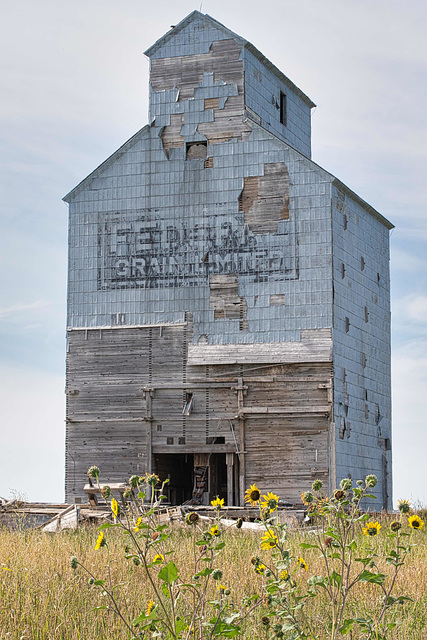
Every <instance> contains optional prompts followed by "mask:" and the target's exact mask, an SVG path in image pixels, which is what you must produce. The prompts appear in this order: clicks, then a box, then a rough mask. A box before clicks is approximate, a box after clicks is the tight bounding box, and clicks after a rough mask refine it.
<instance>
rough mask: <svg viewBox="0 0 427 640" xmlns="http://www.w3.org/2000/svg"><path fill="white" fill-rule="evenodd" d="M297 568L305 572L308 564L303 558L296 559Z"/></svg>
mask: <svg viewBox="0 0 427 640" xmlns="http://www.w3.org/2000/svg"><path fill="white" fill-rule="evenodd" d="M298 566H299V568H300V569H305V571H308V564H307V563H306V562H305V560H304V558H298Z"/></svg>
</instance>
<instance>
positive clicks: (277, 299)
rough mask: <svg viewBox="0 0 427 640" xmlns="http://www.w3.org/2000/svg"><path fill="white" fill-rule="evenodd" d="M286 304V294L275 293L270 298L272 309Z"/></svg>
mask: <svg viewBox="0 0 427 640" xmlns="http://www.w3.org/2000/svg"><path fill="white" fill-rule="evenodd" d="M283 304H285V294H284V293H273V294H272V295H271V296H270V307H279V306H281V305H283Z"/></svg>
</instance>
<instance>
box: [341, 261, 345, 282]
mask: <svg viewBox="0 0 427 640" xmlns="http://www.w3.org/2000/svg"><path fill="white" fill-rule="evenodd" d="M344 277H345V264H344V262H343V263H342V264H341V278H344Z"/></svg>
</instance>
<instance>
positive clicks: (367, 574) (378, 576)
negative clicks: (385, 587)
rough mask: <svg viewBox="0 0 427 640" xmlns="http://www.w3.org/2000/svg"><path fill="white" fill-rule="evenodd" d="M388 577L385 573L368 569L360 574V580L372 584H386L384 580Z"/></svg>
mask: <svg viewBox="0 0 427 640" xmlns="http://www.w3.org/2000/svg"><path fill="white" fill-rule="evenodd" d="M386 577H387V576H386V575H385V574H384V573H371V571H367V570H366V569H365V570H364V571H362V573H361V574H360V576H359V578H358V581H359V582H370V583H371V584H384V580H385V579H386Z"/></svg>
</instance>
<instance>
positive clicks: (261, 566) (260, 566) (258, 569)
mask: <svg viewBox="0 0 427 640" xmlns="http://www.w3.org/2000/svg"><path fill="white" fill-rule="evenodd" d="M265 570H266V566H265V564H262V563H261V562H260V563H259V564H257V566H256V567H255V571H256V572H257V573H259V574H261V575H262V574H263V573H264V572H265Z"/></svg>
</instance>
